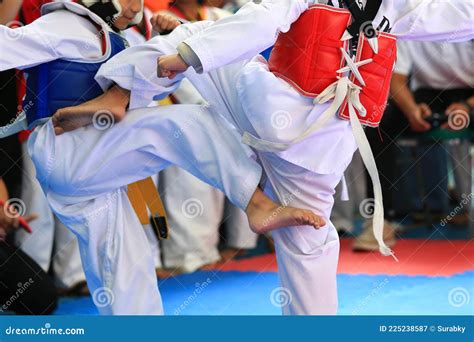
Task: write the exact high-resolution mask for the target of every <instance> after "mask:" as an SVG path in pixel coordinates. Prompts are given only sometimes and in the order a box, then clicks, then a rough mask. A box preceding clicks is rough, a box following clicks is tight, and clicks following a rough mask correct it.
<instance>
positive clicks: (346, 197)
mask: <svg viewBox="0 0 474 342" xmlns="http://www.w3.org/2000/svg"><path fill="white" fill-rule="evenodd" d="M348 200H349V190H348V189H347V181H346V176H345V175H342V178H341V201H348Z"/></svg>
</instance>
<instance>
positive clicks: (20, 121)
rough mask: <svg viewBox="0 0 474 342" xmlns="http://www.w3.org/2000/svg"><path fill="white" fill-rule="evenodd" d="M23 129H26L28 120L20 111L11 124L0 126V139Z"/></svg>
mask: <svg viewBox="0 0 474 342" xmlns="http://www.w3.org/2000/svg"><path fill="white" fill-rule="evenodd" d="M25 129H28V122H27V120H26V114H25V112H21V113H20V114H19V115H18V116H17V117H16V118H15V120H14V121H13V122H12V123H11V124H8V125H6V126H3V127H0V139H3V138H6V137H9V136H11V135H13V134H16V133H18V132H21V131H24V130H25Z"/></svg>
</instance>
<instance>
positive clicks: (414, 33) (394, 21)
mask: <svg viewBox="0 0 474 342" xmlns="http://www.w3.org/2000/svg"><path fill="white" fill-rule="evenodd" d="M472 13H474V2H472V1H470V0H449V1H446V0H383V1H382V6H381V8H380V10H379V12H378V14H377V16H376V18H375V20H374V24H375V27H378V28H379V29H381V30H387V29H388V30H389V31H390V32H391V33H393V34H395V35H397V36H398V37H399V38H400V39H406V40H420V41H447V42H460V41H467V40H470V39H473V38H474V30H473V26H472V20H473V18H472Z"/></svg>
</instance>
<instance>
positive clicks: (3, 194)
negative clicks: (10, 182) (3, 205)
mask: <svg viewBox="0 0 474 342" xmlns="http://www.w3.org/2000/svg"><path fill="white" fill-rule="evenodd" d="M8 198H9V196H8V190H7V187H6V185H5V182H4V181H3V178H0V201H7V200H8Z"/></svg>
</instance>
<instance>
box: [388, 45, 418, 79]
mask: <svg viewBox="0 0 474 342" xmlns="http://www.w3.org/2000/svg"><path fill="white" fill-rule="evenodd" d="M408 44H409V42H403V41H399V42H398V43H397V62H396V63H395V68H394V70H393V72H395V73H397V74H401V75H405V76H408V75H410V72H411V70H412V66H413V61H412V59H411V56H410V51H409V46H408Z"/></svg>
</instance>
